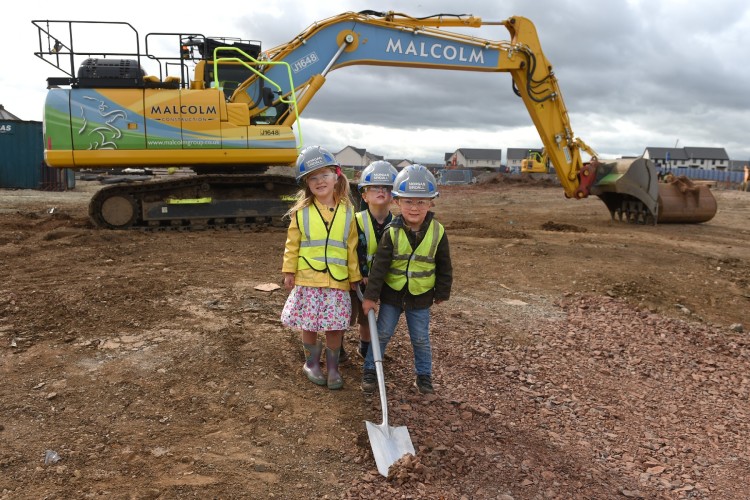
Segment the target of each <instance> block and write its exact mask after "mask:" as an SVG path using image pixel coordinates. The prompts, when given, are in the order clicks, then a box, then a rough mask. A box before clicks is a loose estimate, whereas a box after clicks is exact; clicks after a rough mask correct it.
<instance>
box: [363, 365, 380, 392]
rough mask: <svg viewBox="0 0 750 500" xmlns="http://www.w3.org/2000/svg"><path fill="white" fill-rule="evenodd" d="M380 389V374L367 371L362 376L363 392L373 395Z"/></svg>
mask: <svg viewBox="0 0 750 500" xmlns="http://www.w3.org/2000/svg"><path fill="white" fill-rule="evenodd" d="M377 387H378V372H376V371H375V370H365V371H364V373H363V374H362V392H364V393H365V394H372V393H373V392H375V389H377Z"/></svg>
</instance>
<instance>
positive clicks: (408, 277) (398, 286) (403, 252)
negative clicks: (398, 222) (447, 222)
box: [385, 219, 445, 295]
mask: <svg viewBox="0 0 750 500" xmlns="http://www.w3.org/2000/svg"><path fill="white" fill-rule="evenodd" d="M389 230H390V232H391V240H392V241H393V259H392V261H391V268H390V269H389V270H388V274H386V276H385V282H386V284H387V285H388V286H389V287H391V288H393V289H394V290H402V289H403V288H404V285H406V284H407V283H408V286H409V293H411V294H412V295H421V294H423V293H426V292H428V291H430V290H431V289H432V288H434V287H435V253H436V252H437V247H438V243H440V240H441V239H443V234H445V228H443V225H442V224H440V223H439V222H438V221H436V220H435V219H433V220H432V221H431V222H430V226H429V227H428V228H427V233H426V234H425V235H424V239H423V240H422V242H421V243H420V244H419V246H418V247H417V249H416V250H412V248H411V244H410V243H409V238H407V237H406V232H405V231H404V229H403V228H400V227H398V228H396V227H390V228H389Z"/></svg>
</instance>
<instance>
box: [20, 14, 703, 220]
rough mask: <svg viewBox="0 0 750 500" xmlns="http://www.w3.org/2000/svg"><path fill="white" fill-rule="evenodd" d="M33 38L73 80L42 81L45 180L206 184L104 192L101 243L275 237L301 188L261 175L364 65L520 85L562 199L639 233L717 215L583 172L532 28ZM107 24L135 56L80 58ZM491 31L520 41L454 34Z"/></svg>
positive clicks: (437, 25)
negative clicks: (153, 173) (270, 40)
mask: <svg viewBox="0 0 750 500" xmlns="http://www.w3.org/2000/svg"><path fill="white" fill-rule="evenodd" d="M32 23H33V24H34V25H35V26H36V27H37V29H38V36H39V50H38V51H36V52H34V54H35V55H36V56H37V57H39V58H41V59H42V60H44V61H45V62H47V63H49V64H51V65H53V66H55V67H56V68H57V69H59V70H61V71H62V72H63V73H65V74H66V76H65V77H53V78H48V80H47V83H48V88H49V91H48V93H47V98H46V102H45V110H44V141H45V160H46V162H47V164H48V165H50V166H52V167H60V168H72V169H94V168H115V167H119V168H128V167H139V168H144V167H189V168H190V169H192V170H193V171H194V172H195V174H196V175H193V176H184V177H180V178H177V179H171V178H166V179H160V180H154V181H149V182H143V183H138V184H127V185H110V186H106V187H104V188H102V189H101V190H100V191H99V192H97V193H96V194H95V195H94V196H93V197H92V200H91V203H90V207H89V213H90V217H91V219H92V221H93V222H94V223H95V224H96V225H97V226H100V227H106V228H131V227H157V228H161V227H186V226H187V227H190V226H194V225H200V226H201V227H202V226H205V225H244V224H257V223H276V222H279V220H280V217H281V216H282V215H283V214H284V212H286V210H287V208H288V203H289V199H290V196H291V195H292V194H293V193H294V192H295V191H296V189H297V186H296V185H295V183H294V180H293V178H292V177H291V176H286V175H273V174H269V173H266V171H267V169H268V167H269V166H278V165H287V166H288V165H293V164H294V161H295V159H296V157H297V154H298V151H299V148H300V146H301V143H302V129H301V127H300V123H299V116H300V114H302V113H303V111H304V110H305V108H306V107H307V105H308V104H309V103H310V101H311V100H312V99H313V98H314V96H315V95H316V93H317V92H318V91H319V90H320V89H321V87H322V86H323V84H324V83H325V81H326V77H327V75H328V73H330V72H331V71H333V70H335V69H339V68H344V67H346V66H354V65H381V66H394V67H404V68H427V69H440V70H456V71H479V72H504V73H510V75H511V77H512V80H513V90H514V92H515V93H516V94H517V95H518V96H519V97H520V98H521V100H522V101H523V103H524V105H525V106H526V109H527V111H528V113H529V115H530V116H531V119H532V121H533V123H534V125H535V127H536V129H537V131H538V133H539V136H540V138H541V140H542V143H543V146H544V151H545V154H546V155H547V157H548V158H549V160H550V162H551V163H552V165H553V166H554V167H555V172H556V174H557V176H558V178H559V180H560V183H561V185H562V188H563V190H564V192H565V195H566V196H567V197H569V198H574V199H582V198H586V197H588V196H590V195H596V196H598V197H599V198H601V199H602V201H604V203H605V204H606V205H607V207H608V208H609V211H610V213H611V214H612V217H613V218H615V217H618V218H619V219H620V220H623V219H624V220H626V221H628V222H637V223H657V222H659V223H660V222H703V221H706V220H709V219H710V218H711V217H713V214H714V213H715V212H716V203H715V200H714V199H713V196H712V195H711V193H710V192H709V191H708V190H707V189H706V190H701V191H700V192H699V193H698V194H697V195H696V194H695V193H682V195H681V196H678V197H677V198H674V197H670V198H665V197H663V196H662V186H661V185H659V183H658V182H657V178H656V169H655V167H654V165H653V164H652V163H651V162H650V161H649V160H646V159H644V158H638V159H635V160H627V161H625V160H619V161H617V162H613V163H600V162H599V161H591V162H589V163H587V164H584V162H583V161H582V160H581V150H584V151H586V147H585V145H584V144H583V142H582V141H581V140H580V139H578V138H577V137H575V135H574V134H573V130H572V127H571V125H570V121H569V117H568V111H567V109H566V107H565V104H564V102H563V97H562V93H561V92H560V88H559V86H558V82H557V79H556V78H555V75H554V73H553V71H552V64H550V62H549V61H548V60H547V58H546V57H545V56H544V53H543V52H542V48H541V45H540V41H539V38H538V36H537V32H536V28H535V27H534V25H533V23H532V22H531V21H530V20H528V19H526V18H524V17H519V16H514V17H510V18H508V19H505V20H502V21H482V19H481V18H479V17H475V16H472V15H450V14H439V15H434V16H427V17H413V16H409V15H407V14H403V13H397V12H392V11H389V12H375V11H369V10H368V11H362V12H346V13H343V14H340V15H337V16H333V17H330V18H328V19H324V20H321V21H317V22H315V23H314V24H313V25H311V26H310V27H308V28H307V29H306V30H304V31H303V32H301V33H299V34H298V35H296V36H295V37H294V38H293V39H291V41H289V42H288V43H285V44H283V45H280V46H278V47H275V48H271V49H268V50H263V49H262V47H261V44H260V42H258V41H254V40H245V39H238V38H227V37H207V36H205V35H203V34H199V33H149V34H147V35H146V36H145V38H144V39H143V40H141V38H140V35H139V34H138V32H137V31H136V30H135V29H134V28H133V27H132V26H131V25H130V24H129V23H116V22H101V23H100V22H95V21H49V20H47V21H44V20H40V21H32ZM97 24H100V25H103V26H104V27H105V28H106V29H107V31H108V33H110V35H111V34H112V33H114V32H115V30H116V29H123V30H125V32H126V33H128V36H131V37H132V39H133V40H134V46H135V50H134V51H132V52H127V51H118V52H116V53H112V52H110V53H106V52H91V51H87V52H82V51H80V50H78V49H76V50H74V46H75V47H80V46H81V45H80V44H78V43H76V44H75V45H74V42H73V38H74V36H75V33H76V30H77V29H78V28H81V27H84V28H86V29H85V30H84V31H86V32H90V29H91V28H92V27H96V26H93V25H97ZM488 25H496V26H503V27H504V28H505V29H506V30H507V31H508V32H509V34H510V39H509V40H488V39H483V38H478V37H475V36H471V35H467V34H463V33H460V32H454V31H450V30H446V29H445V28H450V27H453V28H480V27H482V26H488ZM120 38H122V37H120ZM166 42H169V43H166ZM165 45H171V46H174V47H176V48H177V50H175V54H173V55H162V54H157V53H156V52H157V50H156V49H154V50H152V49H151V48H152V47H163V46H165ZM141 47H143V50H141ZM147 62H148V63H149V64H157V66H158V70H156V71H155V72H154V73H155V74H147V73H146V71H145V69H144V63H147ZM294 127H296V131H295V130H294ZM706 207H708V208H706ZM711 207H713V208H711ZM709 213H710V215H707V214H709Z"/></svg>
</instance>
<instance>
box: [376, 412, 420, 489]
mask: <svg viewBox="0 0 750 500" xmlns="http://www.w3.org/2000/svg"><path fill="white" fill-rule="evenodd" d="M365 425H366V426H367V435H368V436H369V437H370V446H372V455H373V456H374V457H375V464H376V465H377V466H378V472H379V473H380V474H381V475H382V476H384V477H388V469H389V468H390V467H391V465H393V464H394V463H395V462H397V461H398V460H399V459H400V458H401V457H403V456H404V455H406V454H407V453H411V454H412V455H415V453H414V445H413V444H412V443H411V437H409V430H408V429H407V428H406V427H405V426H401V427H390V426H387V425H384V424H380V425H377V424H373V423H372V422H368V421H365Z"/></svg>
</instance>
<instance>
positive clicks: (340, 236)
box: [281, 146, 362, 389]
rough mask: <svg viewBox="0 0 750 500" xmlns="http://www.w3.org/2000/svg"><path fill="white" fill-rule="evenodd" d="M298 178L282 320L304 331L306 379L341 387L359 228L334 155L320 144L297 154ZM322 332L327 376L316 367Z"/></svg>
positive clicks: (356, 276) (346, 183) (356, 279)
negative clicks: (341, 357)
mask: <svg viewBox="0 0 750 500" xmlns="http://www.w3.org/2000/svg"><path fill="white" fill-rule="evenodd" d="M297 182H298V183H299V184H300V185H301V186H303V189H302V190H300V192H299V194H298V198H297V202H296V203H295V204H294V206H293V207H292V208H291V209H290V210H289V212H288V213H287V215H288V216H289V217H290V219H291V222H290V224H289V230H288V232H287V239H286V247H285V249H284V264H283V266H282V269H281V271H282V273H284V286H285V287H286V289H287V290H290V291H291V293H290V294H289V297H288V298H287V301H286V304H285V305H284V310H283V311H282V313H281V322H282V323H283V324H284V325H285V326H288V327H292V328H299V329H301V330H302V345H303V347H304V349H305V358H306V361H305V364H304V366H303V368H302V370H303V371H304V373H305V375H307V378H308V379H310V381H311V382H313V383H315V384H318V385H328V388H329V389H340V388H341V387H343V385H344V380H343V379H342V377H341V374H340V373H339V349H340V347H341V340H342V338H343V333H344V330H346V329H347V327H348V326H349V320H350V316H351V300H350V298H349V290H350V289H354V288H355V287H356V286H357V284H358V283H359V281H360V280H361V279H362V276H361V274H360V271H359V262H358V259H357V227H356V224H354V207H353V206H352V203H351V201H350V199H349V181H348V180H347V178H346V176H345V175H343V174H342V173H341V168H340V166H339V165H338V163H337V162H336V159H335V158H334V156H333V155H332V154H331V153H330V152H328V151H327V150H325V149H323V148H321V147H319V146H310V147H307V148H305V149H303V150H302V152H301V153H300V154H299V157H298V158H297ZM321 330H322V331H325V336H326V367H327V370H328V374H327V376H325V375H323V372H322V371H321V369H320V355H321V352H322V350H323V344H322V342H320V341H318V331H321Z"/></svg>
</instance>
